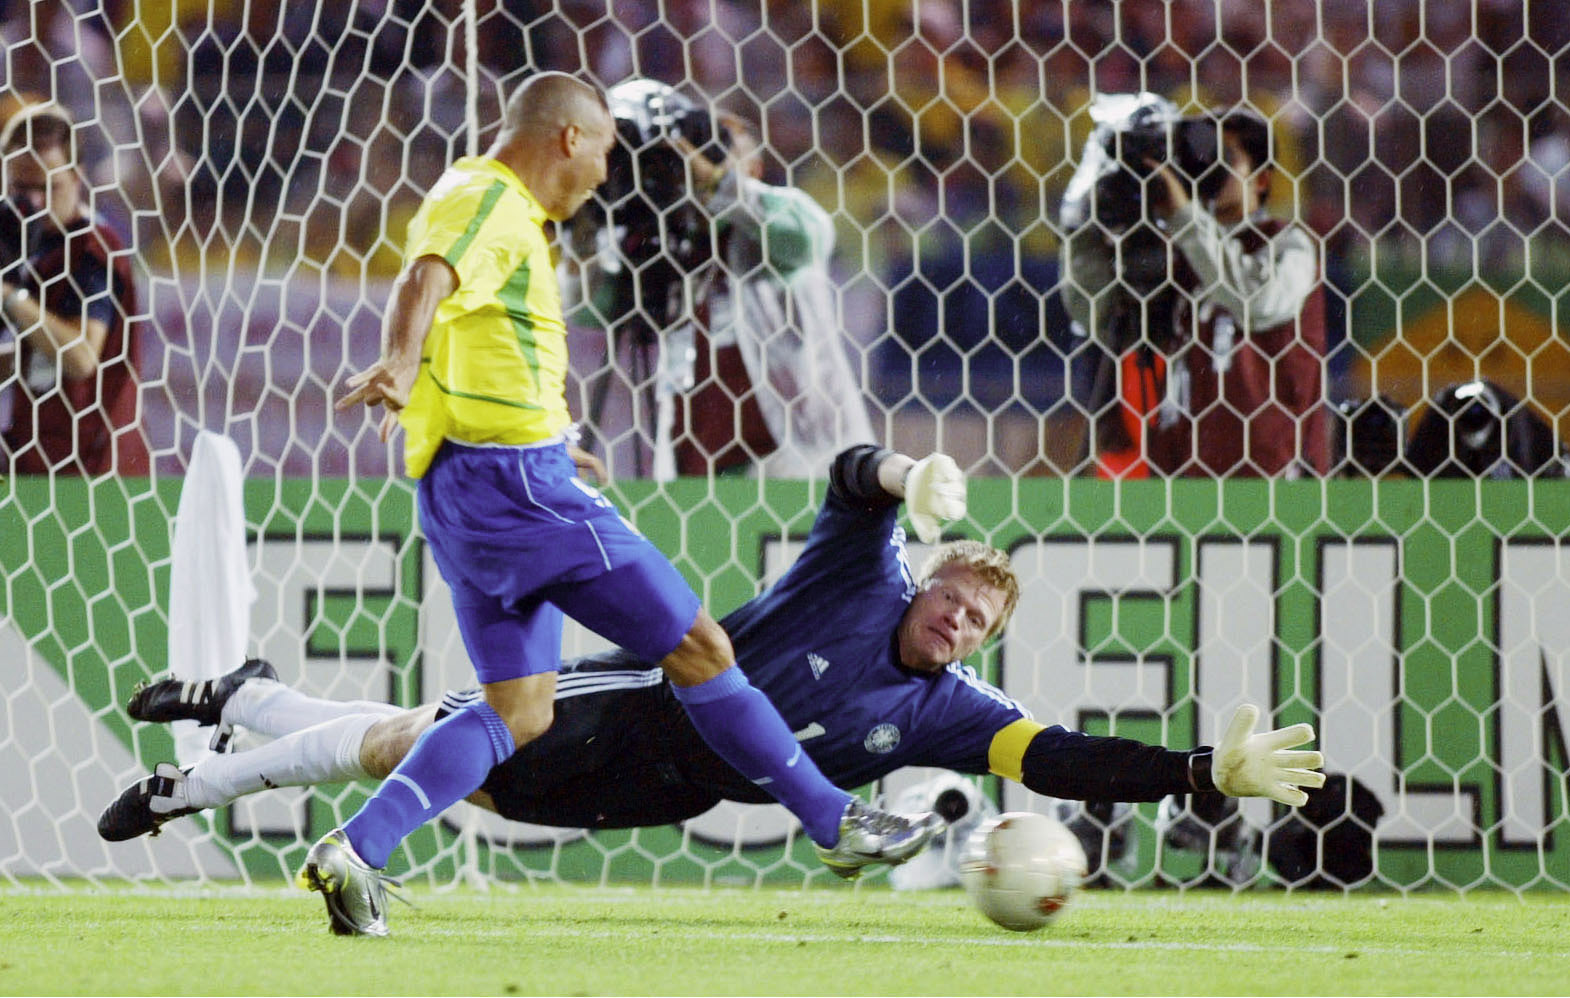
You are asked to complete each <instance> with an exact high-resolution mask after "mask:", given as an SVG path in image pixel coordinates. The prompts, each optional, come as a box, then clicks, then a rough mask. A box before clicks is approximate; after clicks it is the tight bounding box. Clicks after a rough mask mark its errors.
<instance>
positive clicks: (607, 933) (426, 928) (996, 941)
mask: <svg viewBox="0 0 1570 998" xmlns="http://www.w3.org/2000/svg"><path fill="white" fill-rule="evenodd" d="M405 926H406V928H405V931H408V932H416V933H419V934H420V935H432V936H439V937H452V938H463V939H475V938H477V937H478V938H493V939H500V940H507V939H516V938H518V932H519V929H518V928H516V927H510V928H509V927H501V926H498V927H496V928H494V929H476V928H474V927H472V926H465V927H464V928H462V929H459V928H454V927H447V926H436V925H429V924H422V925H412V924H408V923H405ZM405 926H401V927H405ZM679 928H680V927H679V926H674V925H670V924H664V925H662V926H661V928H660V933H661V938H663V939H665V940H666V941H669V940H670V939H671V938H673V936H675V935H676V934H677V930H678V929H679ZM999 931H1002V930H999ZM526 932H527V935H528V937H529V938H530V939H538V938H540V937H544V936H548V937H552V938H558V939H626V938H627V930H626V928H621V929H615V930H611V929H580V928H569V927H567V926H555V925H546V924H542V923H540V922H531V923H529V925H528V928H527V930H526ZM693 937H694V939H701V940H702V941H705V942H707V941H709V940H712V939H715V938H723V939H725V940H728V941H729V940H734V941H738V942H759V943H786V944H796V943H803V942H806V943H838V944H845V943H855V944H858V945H875V946H888V945H890V944H895V945H900V944H903V945H910V946H922V947H927V946H932V945H934V943H937V944H938V945H942V946H990V947H996V948H1005V949H1020V948H1024V949H1041V948H1055V949H1072V950H1076V951H1084V950H1131V951H1140V950H1148V951H1162V952H1197V953H1303V954H1309V955H1315V956H1322V955H1325V954H1343V953H1349V952H1355V953H1361V954H1366V955H1383V956H1410V957H1418V958H1432V957H1433V956H1434V955H1435V954H1436V953H1437V952H1439V950H1438V948H1436V949H1431V950H1430V949H1411V948H1409V947H1404V946H1357V945H1351V944H1347V945H1341V946H1329V945H1323V946H1281V945H1275V946H1265V945H1261V944H1258V943H1178V942H1158V941H1155V940H1143V941H1141V940H1135V941H1134V942H1127V941H1125V942H1112V941H1098V940H1087V939H1060V938H1056V937H1054V936H1053V935H1051V930H1047V931H1046V932H1045V933H1043V934H1042V935H1013V934H1011V935H1007V936H971V937H944V938H942V939H939V940H934V939H933V938H932V937H930V936H894V935H864V934H858V935H830V934H825V933H800V932H797V933H793V932H745V931H731V932H725V933H717V932H715V931H714V930H713V927H712V926H703V927H694V929H693ZM1468 955H1471V956H1491V957H1499V958H1506V959H1522V958H1528V957H1538V958H1545V959H1559V960H1564V959H1567V957H1570V954H1566V953H1563V952H1558V951H1555V952H1552V953H1533V952H1528V951H1523V950H1519V949H1511V950H1494V951H1491V952H1489V951H1482V952H1479V951H1469V953H1468Z"/></svg>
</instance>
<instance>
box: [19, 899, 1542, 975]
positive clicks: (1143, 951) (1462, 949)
mask: <svg viewBox="0 0 1570 998" xmlns="http://www.w3.org/2000/svg"><path fill="white" fill-rule="evenodd" d="M411 894H412V895H413V900H414V901H415V902H416V903H417V904H418V905H419V907H418V909H410V908H407V907H404V906H402V905H398V904H396V903H394V904H393V905H392V911H391V916H392V919H393V923H392V928H393V937H392V938H391V939H340V938H336V937H333V936H331V935H329V934H328V932H327V930H326V919H325V915H324V913H323V910H322V907H321V902H320V900H319V899H318V898H317V897H316V896H314V895H307V894H304V893H302V892H296V891H285V890H282V889H280V890H270V889H269V890H255V891H240V890H232V889H218V890H214V891H211V892H196V891H192V892H190V893H180V892H176V893H160V894H146V893H128V892H123V891H102V892H93V891H90V890H88V889H86V888H84V889H82V890H79V891H75V892H71V893H52V892H50V893H45V892H37V893H30V892H25V891H10V892H6V893H0V994H7V995H11V994H163V995H176V994H240V995H244V994H365V995H403V994H501V995H506V994H559V995H597V994H741V995H747V994H813V995H827V994H912V995H916V994H1032V995H1044V994H1161V995H1168V994H1249V995H1266V994H1561V993H1564V992H1565V990H1566V988H1567V987H1570V945H1567V944H1566V940H1567V937H1570V895H1565V894H1559V893H1546V892H1544V893H1529V894H1527V895H1525V896H1524V898H1522V899H1517V898H1516V897H1515V896H1513V895H1510V894H1505V893H1484V894H1471V895H1467V896H1465V897H1461V896H1457V895H1455V894H1451V893H1442V894H1441V893H1435V894H1414V895H1408V896H1405V897H1402V896H1400V895H1395V894H1389V895H1367V896H1363V895H1359V896H1353V897H1341V896H1339V895H1336V896H1319V895H1304V894H1290V895H1289V894H1284V893H1277V892H1264V891H1261V892H1255V893H1250V894H1245V895H1240V896H1233V895H1231V894H1226V893H1209V892H1188V893H1178V892H1175V891H1168V892H1152V891H1146V892H1139V893H1133V894H1125V893H1120V892H1098V891H1092V892H1085V893H1081V894H1080V895H1079V896H1078V897H1077V898H1076V899H1075V902H1074V904H1073V905H1072V906H1071V907H1070V908H1069V910H1068V911H1067V913H1066V914H1065V916H1064V917H1063V918H1062V919H1061V920H1060V921H1059V922H1058V923H1056V924H1055V925H1053V926H1051V927H1050V928H1048V929H1046V930H1044V931H1042V932H1037V933H1033V934H1016V933H1012V932H1006V931H1004V930H1002V929H999V928H996V927H994V926H992V925H991V923H989V922H986V921H984V920H983V919H982V917H981V916H980V915H979V914H977V913H976V912H975V911H974V910H973V909H972V908H971V907H970V905H969V904H968V903H967V901H966V899H965V897H964V895H963V894H962V893H961V892H959V891H940V892H933V893H922V894H914V895H912V894H896V893H893V892H890V891H888V890H886V889H883V888H879V887H866V888H861V889H855V888H852V887H839V886H835V887H830V888H825V889H813V890H810V891H805V892H804V891H782V890H761V891H752V890H733V889H715V890H712V891H702V890H696V889H669V888H663V889H649V888H603V889H601V888H571V887H547V888H523V889H518V890H512V889H503V888H498V889H496V890H493V891H490V892H488V893H477V892H472V891H467V890H465V891H457V892H437V891H431V890H426V889H420V890H416V891H413V892H411Z"/></svg>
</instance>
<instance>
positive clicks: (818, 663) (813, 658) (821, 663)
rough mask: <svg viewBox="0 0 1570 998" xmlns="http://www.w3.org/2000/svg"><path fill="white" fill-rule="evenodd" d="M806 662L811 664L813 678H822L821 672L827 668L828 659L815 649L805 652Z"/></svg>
mask: <svg viewBox="0 0 1570 998" xmlns="http://www.w3.org/2000/svg"><path fill="white" fill-rule="evenodd" d="M807 664H808V665H810V666H812V678H813V679H822V678H823V674H824V673H825V672H827V671H828V670H829V660H828V659H826V658H824V657H823V656H822V655H819V654H818V653H817V652H815V651H809V652H808V653H807Z"/></svg>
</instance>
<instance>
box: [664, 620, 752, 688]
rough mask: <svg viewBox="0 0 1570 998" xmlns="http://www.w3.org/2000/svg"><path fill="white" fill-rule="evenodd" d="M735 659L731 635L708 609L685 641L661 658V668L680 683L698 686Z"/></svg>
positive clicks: (682, 640) (728, 665)
mask: <svg viewBox="0 0 1570 998" xmlns="http://www.w3.org/2000/svg"><path fill="white" fill-rule="evenodd" d="M735 661H736V653H735V651H733V650H732V649H731V644H730V636H729V635H728V634H726V633H725V629H724V628H723V627H721V626H720V625H719V624H718V623H716V622H715V620H714V618H713V617H711V616H709V614H708V611H707V610H700V611H699V612H698V619H697V620H695V621H693V624H692V627H691V628H690V629H689V630H688V631H687V633H686V635H685V636H683V637H682V639H681V644H679V645H677V646H676V650H675V651H673V652H671V653H670V654H669V655H666V656H665V658H664V659H663V660H661V662H660V668H662V669H664V670H665V674H666V675H667V676H669V677H670V679H671V682H673V683H675V684H676V685H677V686H696V685H698V684H699V683H701V682H705V681H706V680H710V679H713V678H714V677H715V676H717V675H719V674H720V673H721V672H723V671H725V670H726V669H727V668H729V667H730V666H731V665H733V664H734V663H735Z"/></svg>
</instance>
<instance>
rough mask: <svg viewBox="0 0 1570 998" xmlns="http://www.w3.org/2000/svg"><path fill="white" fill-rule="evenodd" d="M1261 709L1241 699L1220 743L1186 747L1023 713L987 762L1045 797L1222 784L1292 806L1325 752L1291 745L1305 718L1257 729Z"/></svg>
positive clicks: (1133, 794) (997, 738)
mask: <svg viewBox="0 0 1570 998" xmlns="http://www.w3.org/2000/svg"><path fill="white" fill-rule="evenodd" d="M1258 721H1259V708H1257V707H1255V706H1254V705H1252V704H1244V705H1243V706H1241V707H1239V708H1238V710H1237V713H1236V714H1235V715H1233V718H1232V722H1231V724H1230V725H1228V727H1227V731H1226V734H1225V735H1224V736H1223V737H1222V739H1221V744H1220V745H1218V746H1216V747H1215V748H1211V747H1209V746H1201V747H1199V748H1196V749H1191V750H1188V751H1181V750H1174V749H1168V748H1163V747H1162V746H1159V745H1147V744H1146V743H1144V742H1140V741H1135V740H1133V739H1131V738H1116V737H1106V736H1099V735H1087V734H1085V733H1083V732H1079V731H1069V730H1067V729H1066V728H1063V727H1060V726H1057V725H1053V726H1051V727H1048V726H1046V725H1042V724H1037V723H1036V722H1035V721H1031V720H1028V719H1020V720H1018V721H1015V722H1013V723H1012V724H1010V725H1008V726H1006V727H1005V728H1003V729H1002V730H1001V731H999V732H998V733H997V734H996V735H994V736H993V738H992V745H991V747H990V749H989V750H988V753H987V764H988V768H989V769H990V770H991V771H992V772H993V773H996V774H997V775H999V776H1002V777H1005V778H1007V779H1011V780H1016V781H1018V782H1020V783H1023V784H1024V785H1025V786H1027V787H1029V788H1030V789H1031V790H1034V791H1035V792H1036V793H1039V794H1044V795H1046V796H1049V797H1059V798H1064V799H1068V800H1113V801H1130V802H1137V801H1154V800H1160V799H1161V798H1162V797H1165V796H1167V795H1168V794H1183V793H1203V792H1206V791H1212V790H1219V791H1221V792H1222V793H1224V794H1226V795H1228V796H1229V797H1269V798H1270V799H1272V800H1275V801H1278V802H1280V803H1282V804H1287V805H1290V806H1293V807H1298V806H1301V805H1302V804H1304V803H1306V802H1307V801H1308V796H1307V794H1305V793H1304V791H1303V789H1302V788H1303V787H1310V788H1313V787H1322V786H1324V784H1325V774H1324V773H1322V772H1319V769H1320V767H1322V766H1323V765H1324V764H1325V758H1324V756H1323V755H1321V754H1320V753H1319V752H1317V751H1312V750H1296V751H1293V749H1295V747H1296V746H1299V745H1304V744H1306V743H1308V742H1310V741H1312V740H1313V738H1314V729H1313V727H1312V726H1310V725H1307V724H1295V725H1293V726H1291V727H1289V728H1282V729H1279V730H1275V731H1265V732H1260V733H1258V734H1256V733H1255V732H1254V726H1255V725H1256V724H1257V723H1258Z"/></svg>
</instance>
